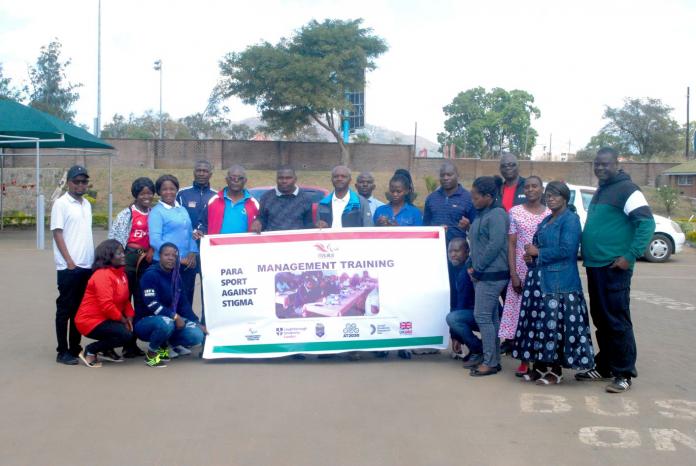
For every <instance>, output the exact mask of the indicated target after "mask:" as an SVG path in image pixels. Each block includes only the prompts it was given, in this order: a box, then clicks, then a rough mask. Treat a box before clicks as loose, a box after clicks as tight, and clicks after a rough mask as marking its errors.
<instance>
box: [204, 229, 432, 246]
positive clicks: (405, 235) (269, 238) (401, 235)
mask: <svg viewBox="0 0 696 466" xmlns="http://www.w3.org/2000/svg"><path fill="white" fill-rule="evenodd" d="M439 237H440V232H439V231H393V232H390V231H384V232H382V231H376V232H370V233H367V232H365V233H358V232H332V233H298V234H296V235H263V234H261V235H256V236H241V237H239V236H237V237H235V236H229V237H221V238H210V245H211V246H225V245H229V244H258V243H295V242H299V241H325V240H337V239H419V238H420V239H437V238H439Z"/></svg>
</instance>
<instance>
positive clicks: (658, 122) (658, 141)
mask: <svg viewBox="0 0 696 466" xmlns="http://www.w3.org/2000/svg"><path fill="white" fill-rule="evenodd" d="M672 110H673V109H672V107H669V106H667V105H665V104H663V103H662V101H661V100H660V99H651V98H646V99H630V98H629V99H625V100H624V105H623V107H621V108H619V107H616V108H614V107H609V106H607V107H606V109H605V110H604V118H605V119H607V120H609V123H607V124H606V125H605V126H604V128H602V130H601V131H600V133H605V134H606V135H610V136H612V137H614V138H616V140H617V141H620V145H621V147H622V148H623V149H624V153H627V154H631V155H634V156H635V157H636V158H638V159H642V160H645V161H650V159H651V158H652V157H654V156H655V155H658V154H672V153H674V152H675V151H677V150H679V133H680V126H679V123H677V121H676V120H674V119H673V118H672V117H671V113H672ZM617 150H618V149H617Z"/></svg>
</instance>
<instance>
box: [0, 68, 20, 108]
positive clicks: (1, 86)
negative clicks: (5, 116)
mask: <svg viewBox="0 0 696 466" xmlns="http://www.w3.org/2000/svg"><path fill="white" fill-rule="evenodd" d="M0 99H6V100H16V101H17V102H21V101H22V92H21V90H19V89H17V88H16V87H14V86H13V85H12V80H11V79H10V78H6V77H5V76H4V74H3V72H2V63H0Z"/></svg>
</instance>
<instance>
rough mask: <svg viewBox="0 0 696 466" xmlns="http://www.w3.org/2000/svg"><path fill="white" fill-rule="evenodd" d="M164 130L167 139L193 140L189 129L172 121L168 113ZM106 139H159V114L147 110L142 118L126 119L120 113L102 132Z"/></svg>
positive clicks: (132, 117) (129, 116)
mask: <svg viewBox="0 0 696 466" xmlns="http://www.w3.org/2000/svg"><path fill="white" fill-rule="evenodd" d="M162 128H163V130H164V137H165V139H169V138H182V139H191V138H193V136H192V135H191V133H190V132H189V129H188V128H187V127H186V126H185V125H184V124H183V123H181V122H180V121H175V120H172V119H171V118H170V117H169V114H168V113H163V114H162ZM101 135H102V137H105V138H129V139H157V138H159V114H158V113H155V112H154V111H153V110H147V111H146V112H145V113H143V114H142V115H141V116H135V115H134V114H132V113H131V114H130V115H128V119H126V118H125V117H124V116H123V115H119V114H118V113H117V114H115V115H114V117H113V119H112V121H111V122H110V123H107V124H105V125H104V129H102V132H101Z"/></svg>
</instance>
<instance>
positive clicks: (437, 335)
mask: <svg viewBox="0 0 696 466" xmlns="http://www.w3.org/2000/svg"><path fill="white" fill-rule="evenodd" d="M201 264H202V267H203V271H202V274H203V294H204V300H205V318H206V325H207V328H208V331H209V333H210V335H209V336H208V337H207V339H206V344H205V350H204V353H203V357H205V358H208V359H209V358H230V357H231V358H261V357H263V358H266V357H279V356H288V355H291V354H296V353H315V354H322V353H340V352H344V351H382V350H393V349H402V348H423V347H427V348H440V349H444V348H446V347H447V344H448V339H449V330H448V327H447V324H446V322H445V317H446V315H447V313H448V312H449V282H448V278H447V256H446V253H445V239H444V231H443V230H442V228H439V227H410V228H403V227H402V228H400V227H392V228H346V229H342V230H298V231H282V232H270V233H263V234H261V235H257V234H239V235H211V236H206V237H204V238H203V239H202V240H201Z"/></svg>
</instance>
